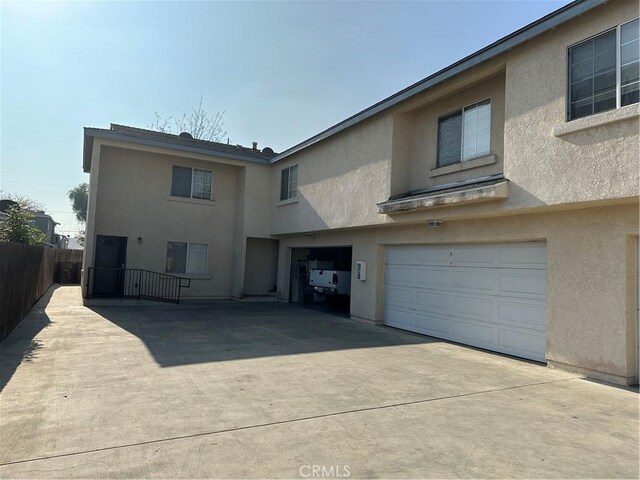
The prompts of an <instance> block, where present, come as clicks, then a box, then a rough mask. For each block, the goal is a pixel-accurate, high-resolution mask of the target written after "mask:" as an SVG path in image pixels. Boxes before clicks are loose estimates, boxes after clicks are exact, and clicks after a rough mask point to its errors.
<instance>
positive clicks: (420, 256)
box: [414, 245, 451, 266]
mask: <svg viewBox="0 0 640 480" xmlns="http://www.w3.org/2000/svg"><path fill="white" fill-rule="evenodd" d="M414 248H416V255H415V258H416V261H417V263H418V264H420V265H434V266H435V265H449V264H450V263H451V249H450V248H449V247H448V246H438V245H434V246H431V247H429V248H427V249H425V248H423V247H414Z"/></svg>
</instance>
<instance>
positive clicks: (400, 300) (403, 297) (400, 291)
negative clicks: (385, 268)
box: [386, 287, 416, 308]
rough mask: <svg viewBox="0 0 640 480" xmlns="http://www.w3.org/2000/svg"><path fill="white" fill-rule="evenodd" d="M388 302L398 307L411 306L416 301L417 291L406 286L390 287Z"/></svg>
mask: <svg viewBox="0 0 640 480" xmlns="http://www.w3.org/2000/svg"><path fill="white" fill-rule="evenodd" d="M386 303H387V305H392V306H396V307H405V308H406V307H409V308H411V307H413V306H414V305H415V303H416V294H415V291H414V290H411V289H406V288H395V287H389V288H388V289H387V298H386Z"/></svg>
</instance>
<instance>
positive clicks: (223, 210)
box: [85, 144, 270, 298]
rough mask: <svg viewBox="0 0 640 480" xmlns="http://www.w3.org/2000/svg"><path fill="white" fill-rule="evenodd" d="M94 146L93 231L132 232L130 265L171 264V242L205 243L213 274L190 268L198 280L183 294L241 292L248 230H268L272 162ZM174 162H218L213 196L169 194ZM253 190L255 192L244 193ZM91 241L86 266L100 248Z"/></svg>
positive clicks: (200, 164)
mask: <svg viewBox="0 0 640 480" xmlns="http://www.w3.org/2000/svg"><path fill="white" fill-rule="evenodd" d="M95 148H96V150H97V151H98V152H99V154H97V155H96V158H95V160H96V161H95V163H94V164H93V165H92V188H91V192H92V193H90V197H91V198H90V204H92V205H93V209H94V210H95V211H93V213H92V217H93V218H92V222H90V223H91V224H92V225H89V224H88V225H87V235H88V236H89V235H91V236H90V237H89V238H91V239H93V238H95V236H96V235H116V236H124V237H127V238H128V242H127V267H128V268H144V269H148V270H154V271H159V272H163V271H164V270H165V262H166V249H167V242H169V241H177V242H193V243H206V244H208V257H209V258H208V265H207V274H206V275H201V276H199V275H185V276H188V277H191V278H192V280H191V287H190V288H189V289H186V290H183V291H182V294H183V296H184V297H207V298H215V297H223V298H227V297H230V296H240V295H241V293H242V290H243V282H244V245H245V242H246V236H247V234H250V235H256V234H258V235H268V228H269V225H270V221H269V209H268V208H267V207H266V206H265V204H266V196H267V195H268V194H269V186H268V182H269V176H268V166H264V165H250V164H249V165H247V164H246V163H244V164H243V163H242V162H235V164H228V163H223V162H226V161H225V160H224V159H219V161H216V158H212V157H199V158H198V157H196V158H193V157H185V156H176V155H168V154H166V153H159V152H146V151H142V150H133V149H129V148H118V147H115V146H112V145H111V146H108V145H102V146H100V145H99V144H98V145H97V146H96V147H95ZM173 165H179V166H185V167H195V168H203V169H208V170H212V171H213V193H212V198H213V200H214V202H200V201H197V200H196V201H192V200H190V199H176V198H169V197H170V192H171V170H172V166H173ZM98 172H99V174H98ZM247 172H249V173H248V174H247ZM247 184H248V185H247ZM247 190H249V191H250V192H251V193H250V194H249V195H247V196H246V198H245V191H247ZM261 195H262V196H261ZM139 237H140V238H142V243H139V242H138V238H139ZM87 244H88V245H87V247H88V248H87V253H86V255H87V256H86V262H85V267H87V266H91V265H92V264H93V258H94V255H95V251H94V245H93V242H91V241H88V242H87Z"/></svg>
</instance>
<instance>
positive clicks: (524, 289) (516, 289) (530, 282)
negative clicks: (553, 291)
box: [498, 270, 547, 298]
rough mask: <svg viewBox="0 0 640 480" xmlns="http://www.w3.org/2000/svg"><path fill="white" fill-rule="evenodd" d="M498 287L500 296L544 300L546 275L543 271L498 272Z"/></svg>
mask: <svg viewBox="0 0 640 480" xmlns="http://www.w3.org/2000/svg"><path fill="white" fill-rule="evenodd" d="M498 285H499V290H500V293H501V294H503V293H513V294H518V295H523V296H538V297H540V298H544V297H545V296H546V294H547V275H546V272H545V271H531V270H500V271H499V281H498Z"/></svg>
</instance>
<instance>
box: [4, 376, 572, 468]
mask: <svg viewBox="0 0 640 480" xmlns="http://www.w3.org/2000/svg"><path fill="white" fill-rule="evenodd" d="M583 378H584V377H582V376H573V377H569V378H562V379H558V380H549V381H546V382H536V383H528V384H525V385H512V386H508V387H502V388H494V389H489V390H480V391H476V392H469V393H460V394H455V395H447V396H444V397H434V398H428V399H423V400H413V401H410V402H399V403H392V404H387V405H379V406H373V407H363V408H355V409H351V410H344V411H340V412H331V413H325V414H320V415H311V416H308V417H300V418H292V419H288V420H280V421H275V422H267V423H258V424H253V425H245V426H241V427H232V428H227V429H223V430H212V431H209V432H200V433H193V434H189V435H178V436H175V437H166V438H159V439H154V440H146V441H141V442H134V443H128V444H122V445H112V446H109V447H100V448H93V449H88V450H81V451H76V452H67V453H59V454H55V455H47V456H43V457H35V458H28V459H23V460H14V461H10V462H4V463H0V467H3V466H8V465H17V464H23V463H31V462H38V461H43V460H50V459H55V458H63V457H73V456H78V455H86V454H90V453H97V452H105V451H109V450H118V449H124V448H131V447H138V446H143V445H151V444H154V443H167V442H173V441H178V440H186V439H190V438H198V437H206V436H213V435H221V434H225V433H233V432H240V431H244V430H253V429H258V428H265V427H274V426H279V425H287V424H291V423H298V422H305V421H310V420H318V419H323V418H331V417H338V416H342V415H350V414H355V413H363V412H371V411H375V410H386V409H393V408H400V407H405V406H410V405H420V404H425V403H431V402H440V401H444V400H451V399H456V398H464V397H472V396H478V395H484V394H490V393H497V392H504V391H508V390H517V389H521V388H528V387H536V386H541V385H548V384H554V383H563V382H569V381H573V380H582V379H583Z"/></svg>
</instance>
